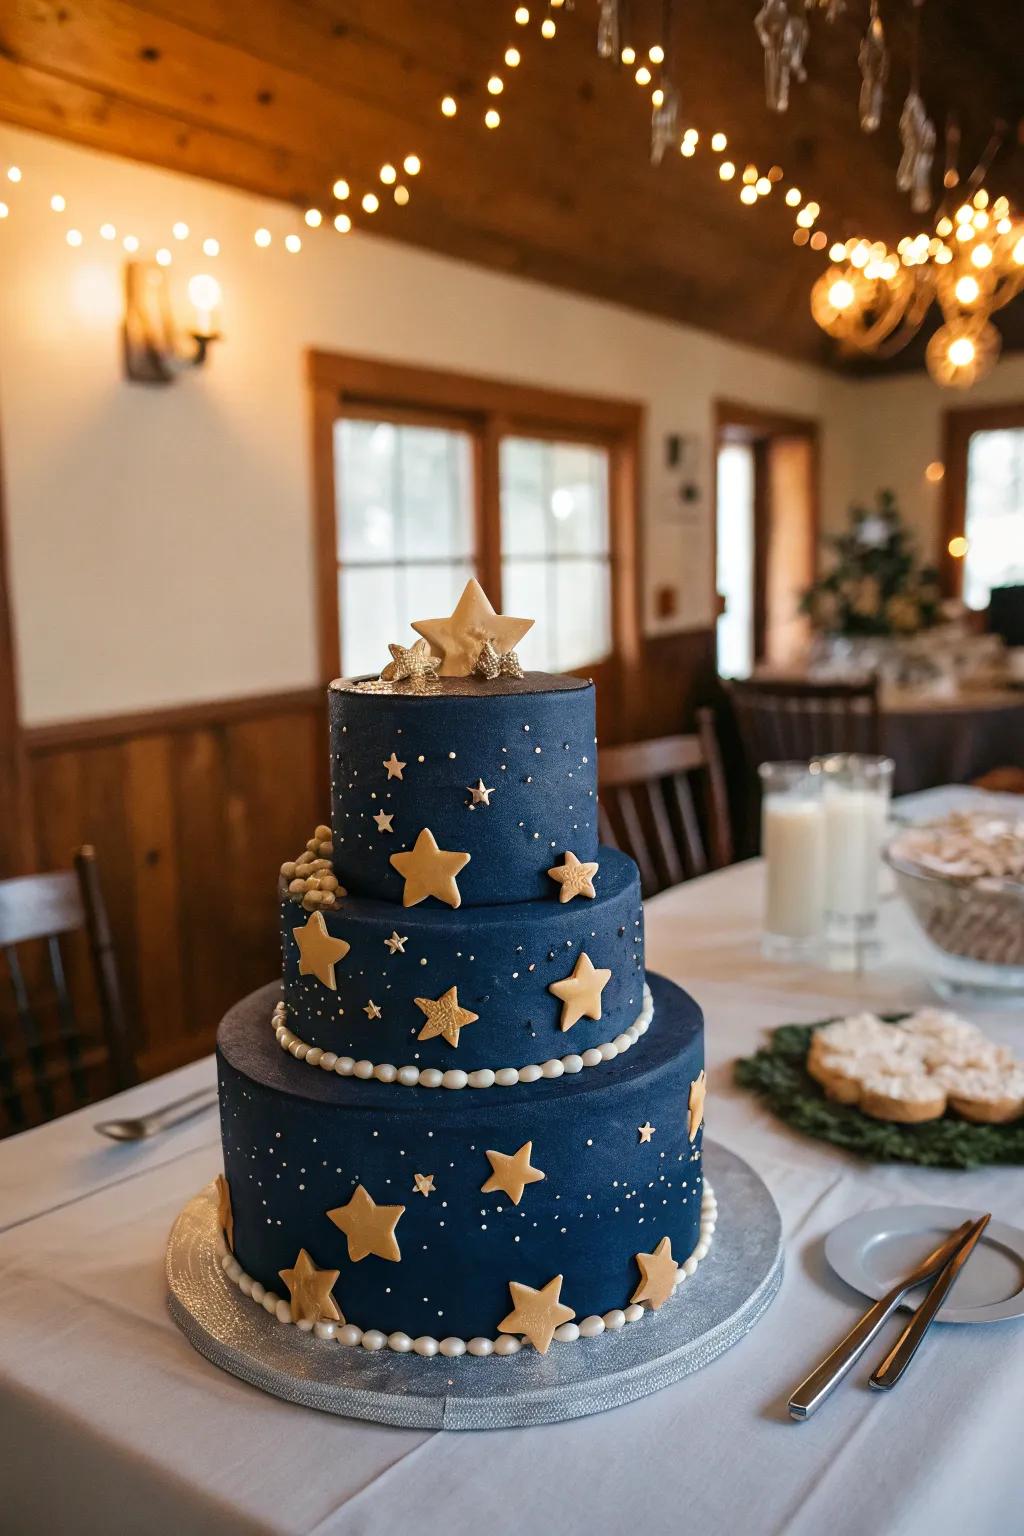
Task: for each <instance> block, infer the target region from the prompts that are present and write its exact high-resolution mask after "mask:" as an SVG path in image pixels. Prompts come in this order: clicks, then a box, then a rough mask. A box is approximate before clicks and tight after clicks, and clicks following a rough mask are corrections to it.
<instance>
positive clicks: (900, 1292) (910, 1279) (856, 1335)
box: [789, 1221, 973, 1420]
mask: <svg viewBox="0 0 1024 1536" xmlns="http://www.w3.org/2000/svg"><path fill="white" fill-rule="evenodd" d="M972 1225H973V1223H971V1222H970V1221H965V1222H962V1223H961V1225H960V1226H959V1227H957V1229H956V1231H955V1232H952V1233H950V1235H949V1237H947V1238H945V1239H944V1240H943V1241H942V1242H941V1243H940V1244H939V1246H938V1247H937V1248H934V1249H933V1250H932V1252H931V1253H929V1254H928V1255H927V1256H926V1257H925V1258H923V1259H922V1260H921V1262H920V1264H918V1266H917V1268H916V1269H913V1270H911V1272H910V1274H909V1275H907V1276H906V1278H905V1279H903V1280H901V1281H900V1282H899V1283H898V1284H897V1285H894V1286H893V1288H892V1290H891V1291H889V1292H887V1293H886V1295H884V1296H882V1297H881V1298H880V1299H879V1300H878V1301H876V1302H873V1303H872V1305H871V1306H870V1307H869V1308H868V1310H867V1311H866V1312H865V1313H864V1316H863V1317H862V1318H861V1319H860V1321H859V1322H857V1323H855V1324H854V1325H853V1327H852V1328H851V1329H850V1331H849V1333H848V1334H847V1335H846V1337H845V1338H844V1339H843V1340H842V1341H841V1342H840V1343H839V1344H837V1345H836V1347H835V1349H834V1350H833V1351H832V1353H831V1354H830V1355H828V1356H827V1357H826V1358H825V1359H824V1360H823V1361H822V1362H821V1364H820V1365H819V1366H818V1367H817V1369H816V1370H813V1371H812V1372H811V1374H810V1375H809V1376H808V1377H807V1378H806V1380H805V1381H802V1382H801V1383H800V1385H799V1386H798V1387H797V1389H796V1391H795V1392H794V1393H793V1396H792V1397H791V1398H790V1400H789V1412H790V1416H791V1417H792V1418H794V1419H800V1420H803V1419H809V1418H810V1416H811V1414H812V1413H816V1412H817V1411H818V1409H819V1408H820V1407H821V1405H822V1403H823V1402H824V1401H825V1399H826V1398H827V1397H828V1396H829V1394H830V1393H832V1392H834V1391H835V1389H836V1387H838V1385H839V1383H840V1382H841V1381H842V1379H843V1377H844V1376H845V1375H846V1374H847V1372H848V1371H849V1370H850V1369H851V1368H852V1367H853V1366H854V1365H856V1363H857V1361H858V1360H859V1359H860V1357H861V1355H862V1354H863V1353H864V1351H865V1350H866V1349H867V1347H868V1345H869V1344H870V1343H871V1341H872V1339H873V1338H874V1337H875V1336H876V1334H877V1333H878V1332H879V1330H880V1329H881V1327H882V1326H883V1324H884V1323H885V1322H886V1320H887V1319H888V1318H889V1317H890V1316H891V1315H892V1313H893V1312H895V1310H896V1308H897V1307H898V1306H899V1304H900V1302H901V1301H902V1300H903V1298H904V1296H905V1295H906V1294H907V1292H908V1291H910V1290H913V1288H914V1286H915V1285H923V1284H924V1282H925V1281H926V1280H930V1279H931V1278H932V1276H933V1275H935V1274H937V1273H938V1272H939V1270H941V1269H942V1267H943V1265H944V1264H946V1263H947V1261H948V1260H949V1259H950V1258H951V1257H952V1256H953V1255H955V1254H956V1253H957V1251H958V1250H959V1248H960V1247H961V1245H962V1244H963V1243H964V1241H965V1240H966V1238H967V1237H968V1235H969V1233H970V1231H971V1228H972Z"/></svg>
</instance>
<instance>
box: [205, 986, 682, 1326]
mask: <svg viewBox="0 0 1024 1536" xmlns="http://www.w3.org/2000/svg"><path fill="white" fill-rule="evenodd" d="M649 982H650V986H651V991H652V994H653V999H654V1027H653V1028H652V1029H651V1030H650V1032H649V1033H648V1034H647V1035H645V1036H644V1037H643V1038H642V1039H641V1040H640V1041H639V1042H638V1043H637V1044H636V1045H635V1046H634V1048H633V1049H632V1050H631V1051H630V1052H629V1053H628V1054H627V1055H625V1056H623V1057H620V1058H618V1059H617V1060H615V1061H612V1062H608V1063H606V1064H605V1065H604V1066H601V1067H597V1068H595V1069H594V1070H593V1071H590V1072H581V1073H579V1074H578V1075H575V1076H563V1077H561V1078H558V1079H555V1080H548V1079H542V1080H540V1081H538V1082H535V1083H519V1084H517V1085H516V1086H514V1087H508V1088H498V1087H492V1088H486V1089H480V1090H471V1091H469V1092H462V1093H447V1092H446V1091H445V1090H444V1089H431V1088H426V1087H415V1088H405V1087H400V1086H397V1085H395V1084H384V1083H378V1082H376V1081H373V1080H370V1081H361V1080H355V1079H352V1078H340V1077H338V1076H337V1075H335V1074H334V1073H327V1072H323V1073H321V1072H317V1071H312V1070H310V1069H308V1068H307V1067H306V1066H305V1065H304V1064H303V1063H300V1062H297V1061H295V1060H294V1059H293V1058H292V1057H291V1056H289V1055H288V1054H286V1053H284V1052H282V1051H281V1050H280V1049H279V1047H278V1045H277V1043H276V1040H275V1037H274V1033H273V1030H272V1027H271V1014H272V1012H273V1008H274V1004H275V1002H276V1001H277V1000H278V998H279V996H280V989H279V988H278V987H277V986H270V987H265V988H264V989H263V990H262V991H260V992H257V993H254V994H253V995H252V996H251V997H248V998H246V999H245V1000H244V1001H243V1002H241V1003H239V1004H238V1005H237V1006H236V1007H235V1008H233V1009H232V1010H231V1012H230V1013H229V1014H228V1015H227V1017H226V1018H225V1019H224V1021H223V1023H222V1024H221V1027H220V1031H219V1035H218V1048H217V1059H218V1071H219V1077H220V1096H221V1129H222V1136H223V1142H224V1167H225V1174H226V1177H227V1185H228V1191H229V1195H230V1232H229V1236H230V1240H231V1247H232V1250H233V1253H234V1256H235V1259H236V1260H237V1263H238V1265H239V1266H241V1269H242V1270H243V1271H244V1272H245V1274H246V1275H247V1276H248V1277H251V1280H252V1281H255V1282H256V1284H257V1285H258V1286H259V1287H260V1288H262V1289H265V1290H267V1291H270V1292H274V1293H276V1294H277V1295H279V1296H282V1297H286V1296H287V1295H288V1288H287V1284H286V1282H284V1281H283V1280H282V1277H281V1271H282V1270H287V1271H288V1272H289V1274H290V1273H291V1272H292V1271H293V1270H294V1268H295V1266H296V1261H297V1259H298V1256H299V1253H300V1251H301V1250H304V1251H305V1253H306V1254H308V1256H309V1258H310V1260H311V1261H312V1263H313V1264H314V1265H315V1266H316V1267H317V1268H318V1269H320V1270H337V1271H339V1274H338V1278H337V1280H336V1282H335V1283H334V1285H333V1289H332V1292H331V1294H332V1296H333V1301H334V1303H335V1304H336V1307H337V1309H338V1310H339V1312H340V1313H341V1314H343V1317H344V1319H345V1320H347V1322H348V1323H350V1324H354V1325H356V1326H357V1327H358V1328H359V1329H362V1330H364V1331H366V1330H378V1331H379V1332H380V1333H381V1334H382V1335H389V1334H392V1333H404V1334H406V1335H408V1336H409V1337H410V1339H413V1338H416V1337H417V1336H421V1335H426V1336H431V1337H433V1338H437V1339H441V1338H445V1337H454V1338H458V1339H463V1340H469V1339H474V1338H478V1337H482V1338H486V1339H493V1338H495V1337H497V1336H498V1334H499V1330H500V1326H501V1324H502V1323H503V1322H506V1323H507V1322H508V1321H509V1319H510V1318H513V1317H514V1316H515V1314H517V1312H518V1313H520V1314H522V1315H523V1316H525V1314H526V1311H527V1310H528V1309H529V1308H530V1307H532V1306H535V1305H537V1303H535V1302H534V1301H533V1299H532V1298H531V1296H530V1295H529V1293H528V1292H526V1291H520V1292H519V1293H518V1295H517V1292H516V1290H515V1289H510V1287H527V1288H530V1290H531V1291H544V1290H545V1288H547V1287H549V1285H550V1282H552V1281H553V1280H555V1278H556V1277H559V1276H560V1277H561V1285H560V1287H555V1288H554V1290H548V1291H547V1293H546V1304H547V1303H550V1302H551V1301H552V1300H553V1299H554V1300H556V1301H557V1306H558V1307H559V1308H561V1309H563V1310H562V1311H561V1313H560V1317H561V1319H565V1318H567V1315H568V1312H569V1311H570V1310H571V1311H572V1313H573V1314H574V1316H575V1318H576V1320H577V1321H579V1320H580V1319H583V1318H587V1317H590V1316H593V1315H597V1316H601V1315H604V1314H607V1313H609V1312H610V1311H613V1310H615V1309H625V1308H627V1307H628V1306H629V1304H630V1303H631V1301H632V1300H633V1298H634V1296H635V1297H636V1298H637V1300H638V1301H642V1300H647V1301H649V1302H650V1301H652V1300H654V1299H656V1298H657V1297H658V1296H662V1299H663V1293H664V1288H665V1284H666V1276H669V1289H670V1274H671V1272H670V1270H669V1268H668V1266H667V1264H666V1253H665V1250H664V1249H661V1251H660V1253H658V1254H657V1256H656V1250H659V1245H660V1244H662V1240H663V1239H665V1238H668V1239H669V1243H670V1245H671V1259H672V1260H674V1261H676V1262H679V1263H682V1262H683V1261H684V1260H686V1259H687V1258H688V1257H689V1255H690V1254H691V1253H692V1252H693V1250H694V1249H695V1247H696V1246H697V1243H698V1238H699V1233H700V1214H701V1193H702V1182H703V1181H702V1171H701V1142H702V1136H703V1131H702V1119H703V1098H704V1075H703V1020H702V1016H701V1012H700V1009H699V1008H698V1006H697V1004H696V1003H695V1002H694V1001H693V999H692V998H690V997H688V996H687V994H686V993H685V992H683V991H682V990H681V989H680V988H679V987H676V986H675V985H674V984H673V983H671V982H669V981H666V980H664V979H662V978H660V977H656V976H652V977H649ZM645 1289H646V1290H647V1292H648V1293H649V1294H648V1295H647V1296H646V1297H645V1296H644V1295H643V1294H642V1293H643V1292H644V1290H645ZM325 1315H329V1314H328V1313H325ZM509 1331H510V1333H516V1332H526V1330H519V1329H515V1328H514V1327H513V1328H511V1329H510V1330H509Z"/></svg>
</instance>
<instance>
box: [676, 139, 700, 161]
mask: <svg viewBox="0 0 1024 1536" xmlns="http://www.w3.org/2000/svg"><path fill="white" fill-rule="evenodd" d="M679 153H680V154H681V155H685V156H686V158H687V160H692V159H693V156H694V155H695V154H696V153H697V146H696V145H695V144H694V142H693V140H692V139H684V140H683V142H682V143H681V144H680V146H679Z"/></svg>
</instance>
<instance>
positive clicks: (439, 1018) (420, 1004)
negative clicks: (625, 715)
mask: <svg viewBox="0 0 1024 1536" xmlns="http://www.w3.org/2000/svg"><path fill="white" fill-rule="evenodd" d="M413 1002H414V1003H415V1004H416V1007H417V1008H418V1009H419V1010H420V1012H421V1013H423V1014H425V1015H426V1019H427V1022H426V1023H425V1024H424V1026H423V1028H422V1029H421V1030H420V1032H419V1034H418V1035H417V1036H416V1038H417V1040H436V1038H437V1036H438V1035H441V1036H442V1037H443V1038H444V1039H445V1040H447V1042H448V1044H449V1045H458V1043H459V1031H460V1030H463V1029H465V1027H466V1025H467V1024H475V1023H476V1021H477V1019H478V1018H479V1017H480V1015H479V1014H478V1013H470V1011H469V1009H468V1008H460V1006H459V991H458V988H457V987H449V988H448V991H447V992H444V993H442V995H441V996H440V997H438V998H431V997H415V998H413Z"/></svg>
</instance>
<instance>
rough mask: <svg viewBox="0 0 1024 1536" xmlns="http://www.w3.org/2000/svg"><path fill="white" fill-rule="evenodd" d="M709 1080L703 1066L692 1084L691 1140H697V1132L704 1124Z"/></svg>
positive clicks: (690, 1108) (690, 1107) (688, 1106)
mask: <svg viewBox="0 0 1024 1536" xmlns="http://www.w3.org/2000/svg"><path fill="white" fill-rule="evenodd" d="M707 1092H708V1080H707V1074H706V1073H705V1071H704V1068H703V1067H702V1068H701V1070H700V1075H699V1076H698V1077H695V1078H694V1080H693V1082H692V1083H691V1084H690V1098H689V1102H688V1105H687V1108H688V1109H689V1111H690V1140H691V1141H696V1140H697V1132H698V1131H699V1130H700V1128H701V1126H702V1125H703V1124H704V1100H705V1099H706V1098H707Z"/></svg>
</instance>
